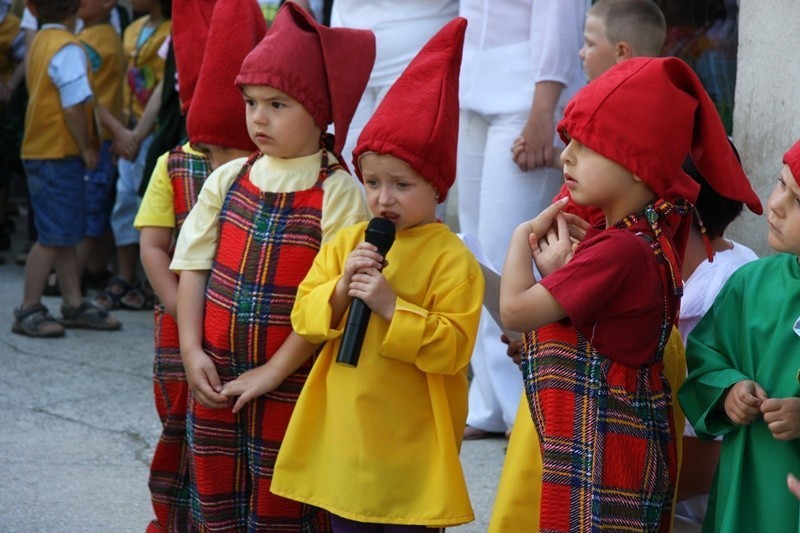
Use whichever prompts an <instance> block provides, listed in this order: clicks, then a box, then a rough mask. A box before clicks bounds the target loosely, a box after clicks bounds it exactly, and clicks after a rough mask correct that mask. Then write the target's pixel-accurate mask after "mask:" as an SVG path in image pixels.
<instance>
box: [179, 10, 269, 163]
mask: <svg viewBox="0 0 800 533" xmlns="http://www.w3.org/2000/svg"><path fill="white" fill-rule="evenodd" d="M178 3H180V2H178ZM231 28H235V29H236V31H231ZM266 31H267V23H266V22H265V21H264V15H263V14H262V13H261V8H260V7H259V6H258V3H257V2H256V0H218V2H217V4H216V7H215V8H214V14H213V16H212V18H211V27H210V29H209V31H208V41H209V42H210V43H212V45H211V46H207V47H206V51H205V55H204V56H203V65H202V66H201V67H200V75H199V76H198V79H197V87H196V88H195V91H194V97H193V98H192V104H191V106H190V107H189V114H188V115H187V117H186V133H187V134H188V136H189V140H190V141H191V142H193V143H198V142H203V143H208V144H215V145H218V146H225V147H228V148H237V149H239V150H248V151H254V150H255V149H256V146H255V145H254V144H253V141H252V139H250V135H249V134H248V133H247V122H246V119H245V106H244V102H243V101H242V93H241V92H240V91H239V89H238V87H236V85H235V84H234V80H235V79H236V75H237V74H238V72H239V67H240V66H241V64H242V61H244V58H245V56H247V54H248V53H250V51H251V50H252V49H253V47H255V46H256V44H258V42H259V41H260V40H261V38H262V37H263V36H264V34H265V33H266ZM181 88H182V86H181Z"/></svg>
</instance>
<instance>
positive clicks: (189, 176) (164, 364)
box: [148, 147, 211, 532]
mask: <svg viewBox="0 0 800 533" xmlns="http://www.w3.org/2000/svg"><path fill="white" fill-rule="evenodd" d="M167 172H168V175H169V178H170V183H171V185H172V191H173V208H174V212H175V226H176V229H175V231H174V232H173V240H172V243H173V247H174V243H175V240H176V238H177V233H178V231H179V230H180V226H181V225H182V224H183V221H184V220H186V216H187V215H188V214H189V210H190V209H191V208H192V206H194V204H195V203H196V202H197V195H198V194H199V192H200V188H201V187H202V186H203V183H204V182H205V180H206V178H207V177H208V175H209V174H210V173H211V167H210V165H209V163H208V159H207V158H205V157H202V156H198V155H194V154H190V153H187V152H184V151H183V149H182V148H181V147H177V148H175V149H173V150H171V151H170V152H169V155H168V156H167ZM171 253H172V250H170V255H171ZM153 395H154V397H155V403H156V410H157V411H158V416H159V418H160V419H161V425H162V430H161V436H160V437H159V441H158V443H157V444H156V449H155V452H154V454H153V461H152V463H151V465H150V479H149V481H148V486H149V488H150V499H151V501H152V504H153V510H154V511H155V515H156V519H155V520H153V521H152V522H151V523H150V525H149V526H148V531H170V532H183V531H188V530H189V529H190V525H191V506H190V499H189V485H190V479H189V458H188V452H189V450H188V446H187V443H186V409H187V402H188V396H189V386H188V384H187V382H186V374H185V372H184V369H183V362H182V361H181V352H180V344H179V339H178V324H177V322H176V321H175V319H174V318H173V317H172V316H171V315H170V314H168V313H167V312H166V310H165V309H164V306H163V305H162V304H160V303H157V304H156V306H155V358H154V361H153Z"/></svg>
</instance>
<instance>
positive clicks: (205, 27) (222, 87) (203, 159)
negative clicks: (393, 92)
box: [134, 0, 267, 531]
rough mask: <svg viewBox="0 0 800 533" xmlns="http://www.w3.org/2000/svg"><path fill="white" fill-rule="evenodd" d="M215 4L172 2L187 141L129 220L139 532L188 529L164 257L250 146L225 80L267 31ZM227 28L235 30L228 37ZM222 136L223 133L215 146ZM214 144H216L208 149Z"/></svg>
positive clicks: (174, 328)
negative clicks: (147, 392) (141, 317)
mask: <svg viewBox="0 0 800 533" xmlns="http://www.w3.org/2000/svg"><path fill="white" fill-rule="evenodd" d="M216 5H217V8H216V10H214V4H212V3H209V2H202V1H201V2H194V1H186V2H179V3H176V4H175V8H176V13H178V15H179V16H177V17H176V19H175V24H174V25H173V28H172V29H173V44H174V46H175V47H176V48H179V49H180V50H181V53H182V55H181V57H182V58H184V59H186V60H185V61H181V62H180V63H179V64H178V74H179V76H180V80H181V85H180V90H181V95H180V96H181V107H182V108H183V109H184V110H185V111H188V113H187V119H188V123H189V127H188V132H189V138H190V139H191V142H186V143H185V144H183V145H182V146H176V147H175V148H173V149H172V150H170V151H169V152H167V153H165V154H163V155H162V156H161V157H160V158H159V159H158V162H157V164H156V167H155V170H154V172H153V177H152V179H151V180H150V181H149V183H148V187H147V190H146V192H145V195H144V198H143V199H142V204H141V206H140V208H139V212H138V214H137V216H136V220H135V221H134V225H135V226H136V228H137V229H139V230H140V231H141V233H142V234H141V254H142V264H143V266H144V268H145V271H146V272H147V276H148V279H150V280H151V283H152V285H153V287H154V289H155V291H156V295H157V296H158V302H157V305H156V308H155V349H156V355H155V361H154V366H153V393H154V397H155V403H156V409H157V410H158V414H159V417H160V418H161V423H162V425H163V429H162V432H161V438H160V440H159V442H158V444H157V445H156V449H155V453H154V455H153V461H152V463H151V465H150V481H149V486H150V492H151V498H152V502H153V510H154V511H155V515H156V518H155V520H153V521H152V522H151V523H150V525H149V527H148V531H186V530H188V529H189V528H190V524H191V512H190V489H189V487H190V484H189V483H190V481H189V478H190V476H189V465H190V461H189V452H188V445H187V442H186V407H187V401H188V398H189V387H188V384H187V382H186V374H185V373H184V370H183V363H182V361H181V356H180V347H179V339H178V325H177V322H176V321H175V318H174V317H175V316H176V315H177V313H176V306H177V295H178V277H177V276H175V275H174V274H173V273H172V272H170V270H169V261H170V259H171V258H172V253H173V251H174V245H175V240H176V238H177V235H178V234H179V232H180V228H181V226H182V225H183V222H184V221H185V219H186V217H187V215H188V214H189V211H190V210H191V208H192V207H193V206H194V204H195V203H196V202H197V196H198V194H199V192H200V189H201V188H202V186H203V183H204V182H205V180H206V178H207V177H208V175H209V174H210V173H211V171H212V170H213V169H215V168H216V167H218V166H220V165H221V164H223V163H225V162H227V161H228V160H233V159H236V158H240V157H246V156H248V155H250V154H251V153H252V152H253V151H254V150H255V149H256V147H255V145H254V144H253V141H252V140H251V139H250V136H249V135H248V133H247V127H246V125H245V117H244V106H243V105H242V100H241V95H240V94H239V91H238V89H236V87H235V86H234V83H233V82H234V80H235V78H236V75H237V74H238V72H239V64H240V63H241V61H243V60H244V58H245V56H246V55H247V54H248V53H249V52H250V51H251V50H252V49H253V47H255V45H256V44H258V42H259V41H260V40H261V38H262V37H263V36H264V33H265V32H266V31H267V26H266V23H265V22H264V18H263V17H262V16H261V13H260V11H259V9H258V6H257V4H256V2H255V1H254V0H224V1H221V2H218V3H217V4H216ZM212 16H213V18H212ZM234 22H235V23H236V26H237V31H236V32H235V33H233V34H228V33H227V32H228V29H229V28H230V25H231V24H232V23H234ZM223 34H224V35H226V39H225V40H223V41H219V42H217V43H216V44H215V45H214V46H209V47H207V48H206V47H204V46H202V45H203V44H204V41H205V38H203V36H205V35H207V36H209V37H211V38H217V39H219V37H220V36H221V35H223ZM204 51H205V54H204ZM198 80H200V83H199V84H198ZM221 134H224V137H225V138H224V140H222V141H221V140H220V135H221ZM220 142H223V143H224V144H217V143H220Z"/></svg>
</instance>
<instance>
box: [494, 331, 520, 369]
mask: <svg viewBox="0 0 800 533" xmlns="http://www.w3.org/2000/svg"><path fill="white" fill-rule="evenodd" d="M500 342H502V343H503V344H505V345H507V346H508V348H506V355H508V356H509V357H510V358H511V360H512V361H514V364H515V365H517V366H519V365H520V363H521V362H522V346H523V342H522V339H517V340H513V341H512V340H511V339H509V338H508V337H507V336H506V334H505V333H501V334H500Z"/></svg>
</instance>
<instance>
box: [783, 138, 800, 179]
mask: <svg viewBox="0 0 800 533" xmlns="http://www.w3.org/2000/svg"><path fill="white" fill-rule="evenodd" d="M783 163H784V164H786V165H789V170H791V171H792V176H794V180H795V181H796V182H797V183H798V185H800V141H797V142H796V143H794V145H793V146H792V147H791V148H789V150H788V151H787V152H786V153H785V154H783Z"/></svg>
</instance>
